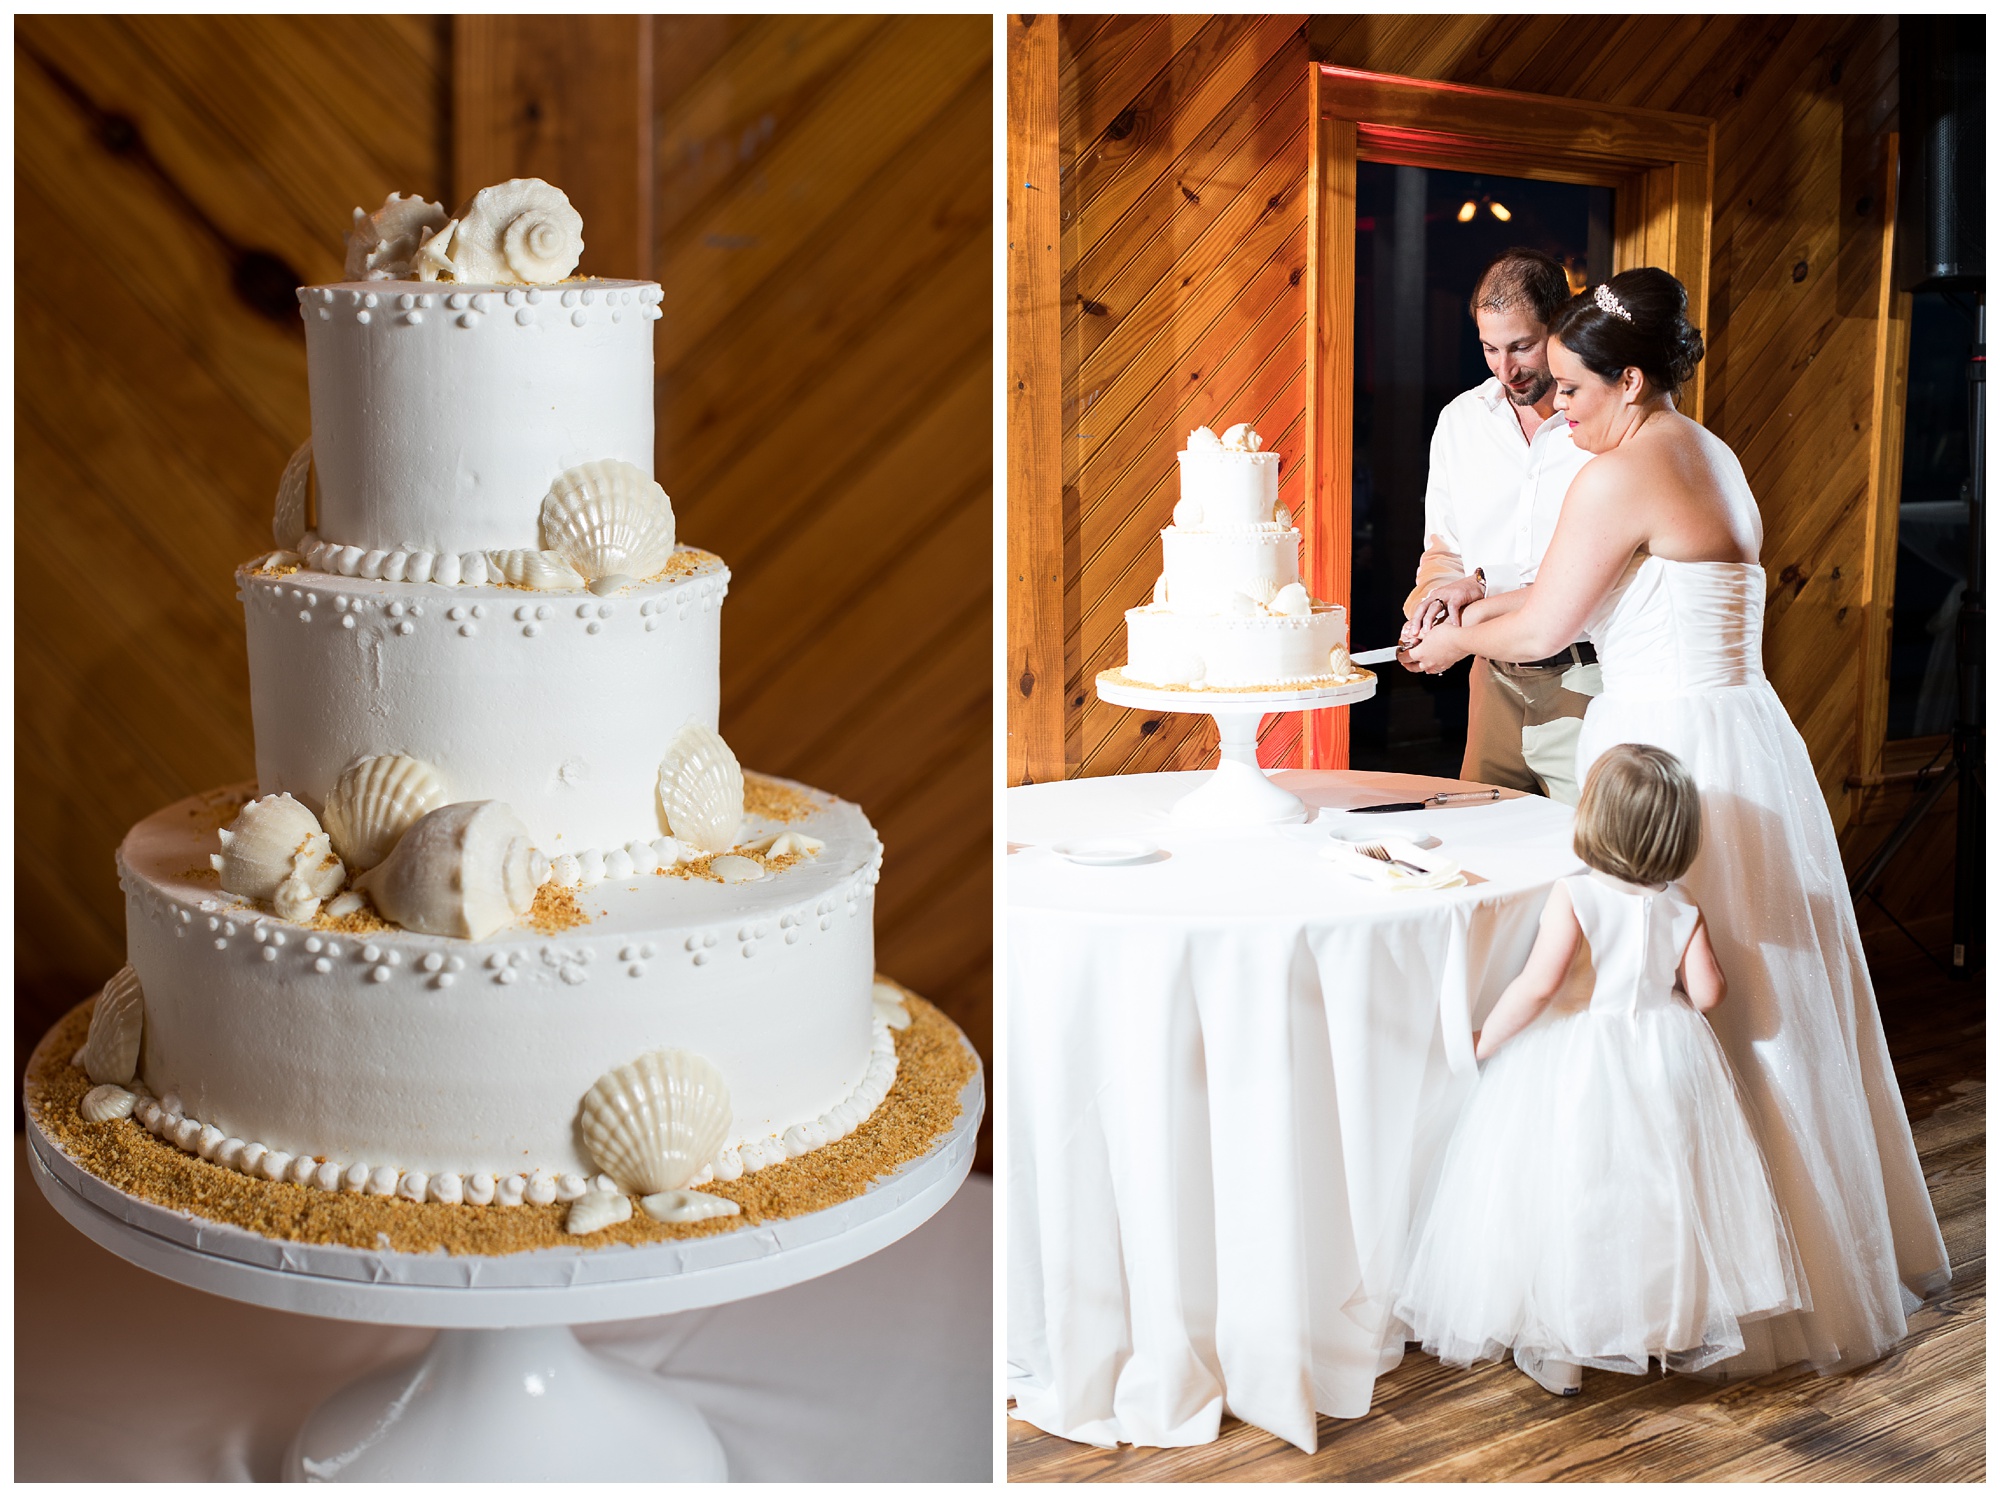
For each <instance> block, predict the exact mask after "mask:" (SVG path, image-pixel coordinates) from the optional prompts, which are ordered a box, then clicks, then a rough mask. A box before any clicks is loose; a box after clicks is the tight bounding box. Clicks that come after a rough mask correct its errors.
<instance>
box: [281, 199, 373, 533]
mask: <svg viewBox="0 0 2000 1497" xmlns="http://www.w3.org/2000/svg"><path fill="white" fill-rule="evenodd" d="M360 211H361V210H360V209H358V208H357V209H355V212H357V213H358V212H360ZM312 457H313V439H312V438H311V437H307V438H306V439H305V440H304V441H303V442H301V443H299V450H298V451H297V452H294V453H293V454H292V455H291V458H290V460H289V461H287V462H286V464H285V471H284V472H283V473H282V474H281V475H280V476H279V478H278V502H277V506H276V508H275V509H274V510H273V511H272V514H271V539H272V540H274V541H276V542H277V543H278V548H279V549H280V550H282V551H302V550H304V549H305V548H304V547H303V546H301V545H300V544H299V542H300V541H301V540H303V539H304V538H305V533H306V531H307V530H308V529H310V528H311V527H310V526H309V525H308V523H307V521H306V492H307V490H308V489H310V488H311V486H312Z"/></svg>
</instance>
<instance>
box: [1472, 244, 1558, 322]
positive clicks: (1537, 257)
mask: <svg viewBox="0 0 2000 1497" xmlns="http://www.w3.org/2000/svg"><path fill="white" fill-rule="evenodd" d="M1569 298H1570V289H1569V274H1568V273H1567V272H1566V271H1565V270H1564V269H1563V268H1562V266H1561V265H1560V264H1559V263H1558V262H1557V261H1556V260H1555V259H1554V258H1553V257H1552V256H1549V255H1545V254H1543V253H1542V252H1541V251H1540V250H1538V249H1529V248H1528V247H1527V246H1525V245H1516V246H1515V247H1514V248H1513V249H1504V250H1502V251H1500V253H1499V254H1497V255H1495V256H1494V257H1493V258H1492V260H1490V261H1489V262H1487V266H1486V268H1485V269H1484V270H1482V271H1480V272H1479V279H1478V280H1477V281H1476V282H1475V283H1474V284H1473V288H1472V315H1473V316H1474V317H1477V316H1478V315H1479V314H1480V313H1481V312H1513V311H1529V312H1533V313H1534V314H1535V320H1536V321H1537V322H1539V323H1541V324H1542V326H1543V327H1547V326H1548V325H1549V324H1550V323H1551V322H1553V321H1555V316H1556V313H1557V311H1558V310H1560V308H1561V307H1562V305H1563V303H1564V302H1566V301H1568V300H1569Z"/></svg>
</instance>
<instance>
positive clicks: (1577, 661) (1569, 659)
mask: <svg viewBox="0 0 2000 1497" xmlns="http://www.w3.org/2000/svg"><path fill="white" fill-rule="evenodd" d="M1595 664H1597V647H1596V646H1595V645H1593V644H1591V642H1590V641H1589V640H1587V639H1580V640H1578V641H1577V642H1576V643H1575V644H1573V645H1571V646H1570V647H1569V648H1568V649H1567V650H1563V651H1561V652H1560V653H1558V654H1554V655H1551V656H1549V658H1548V659H1546V660H1523V661H1522V662H1520V665H1519V666H1518V667H1517V669H1521V670H1531V671H1533V670H1554V669H1556V668H1557V667H1558V666H1560V667H1562V668H1563V669H1564V670H1567V669H1568V668H1569V667H1570V666H1572V665H1595Z"/></svg>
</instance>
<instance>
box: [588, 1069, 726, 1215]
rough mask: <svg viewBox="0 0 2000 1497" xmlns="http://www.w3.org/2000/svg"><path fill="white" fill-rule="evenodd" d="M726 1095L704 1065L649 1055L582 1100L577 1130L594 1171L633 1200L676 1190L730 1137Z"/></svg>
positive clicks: (604, 1079) (717, 1075)
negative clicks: (601, 1172) (604, 1175)
mask: <svg viewBox="0 0 2000 1497" xmlns="http://www.w3.org/2000/svg"><path fill="white" fill-rule="evenodd" d="M729 1120H730V1111H729V1088H728V1087H727V1086H725V1085H724V1084H723V1080H722V1073H721V1072H720V1071H718V1070H716V1068H715V1067H714V1065H712V1064H711V1063H710V1062H709V1061H708V1060H706V1059H705V1058H703V1057H702V1056H699V1055H694V1054H691V1053H690V1052H688V1051H686V1050H655V1051H653V1052H651V1053H650V1054H647V1055H642V1056H640V1057H639V1058H638V1059H637V1060H635V1061H633V1062H632V1063H631V1064H629V1065H623V1066H620V1067H618V1069H616V1070H615V1071H608V1072H606V1073H605V1074H604V1075H603V1076H600V1077H599V1078H598V1079H597V1083H596V1085H594V1086H592V1087H591V1089H590V1090H589V1091H588V1092H586V1093H585V1094H584V1098H583V1106H582V1111H581V1120H580V1125H579V1126H580V1130H581V1132H582V1134H583V1141H584V1145H585V1147H587V1148H588V1149H589V1150H590V1157H591V1158H592V1159H594V1160H596V1161H597V1167H598V1168H599V1169H600V1170H602V1171H604V1173H605V1174H607V1175H609V1176H610V1177H611V1178H612V1179H613V1180H615V1181H616V1182H617V1183H618V1186H619V1188H620V1189H621V1190H625V1191H630V1192H632V1193H634V1194H638V1195H651V1194H653V1193H654V1192H656V1191H662V1190H678V1189H679V1188H680V1187H681V1186H683V1185H685V1184H687V1182H688V1181H689V1180H691V1179H693V1178H694V1176H695V1175H696V1174H698V1173H699V1172H700V1170H701V1167H702V1166H703V1165H705V1164H707V1163H708V1162H709V1161H710V1160H711V1159H713V1158H714V1157H715V1152H716V1150H718V1149H720V1148H721V1147H722V1141H723V1139H724V1137H726V1136H727V1134H728V1132H729Z"/></svg>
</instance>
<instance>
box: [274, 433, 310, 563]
mask: <svg viewBox="0 0 2000 1497" xmlns="http://www.w3.org/2000/svg"><path fill="white" fill-rule="evenodd" d="M312 455H313V439H312V438H311V437H307V438H306V439H305V440H304V441H303V442H301V443H299V450H298V451H297V452H294V453H293V454H292V455H291V458H290V460H289V461H287V462H286V464H285V471H284V473H283V474H282V475H280V476H279V479H278V503H277V506H276V508H275V510H274V511H273V513H272V515H271V539H272V540H274V541H276V542H277V543H278V545H279V546H280V547H281V548H282V549H284V550H286V551H298V550H302V549H304V548H303V547H301V546H300V545H299V542H300V541H301V540H302V539H304V537H305V533H306V531H307V530H308V529H309V528H310V527H309V526H308V525H307V523H306V492H307V490H308V489H309V488H310V487H311V481H312Z"/></svg>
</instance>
